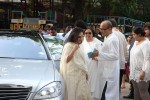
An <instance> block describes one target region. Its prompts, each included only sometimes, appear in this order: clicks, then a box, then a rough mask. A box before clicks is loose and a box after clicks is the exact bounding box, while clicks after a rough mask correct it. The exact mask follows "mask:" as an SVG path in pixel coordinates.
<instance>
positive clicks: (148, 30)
mask: <svg viewBox="0 0 150 100" xmlns="http://www.w3.org/2000/svg"><path fill="white" fill-rule="evenodd" d="M144 32H145V33H146V34H145V37H146V38H147V39H149V41H150V24H146V25H145V26H144ZM148 91H149V94H150V84H149V88H148Z"/></svg>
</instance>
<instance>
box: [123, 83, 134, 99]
mask: <svg viewBox="0 0 150 100" xmlns="http://www.w3.org/2000/svg"><path fill="white" fill-rule="evenodd" d="M125 86H126V88H124V89H121V96H120V100H133V99H124V98H123V96H127V95H128V94H129V92H130V90H129V88H130V84H129V83H127V82H126V84H125Z"/></svg>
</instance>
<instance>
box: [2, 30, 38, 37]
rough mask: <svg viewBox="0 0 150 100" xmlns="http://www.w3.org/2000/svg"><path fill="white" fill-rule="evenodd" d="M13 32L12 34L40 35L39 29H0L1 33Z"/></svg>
mask: <svg viewBox="0 0 150 100" xmlns="http://www.w3.org/2000/svg"><path fill="white" fill-rule="evenodd" d="M4 34H11V35H13V34H14V35H16V34H17V35H31V36H40V34H38V31H13V30H8V31H7V30H4V31H3V30H0V35H4Z"/></svg>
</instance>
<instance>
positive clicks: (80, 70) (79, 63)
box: [60, 28, 91, 100]
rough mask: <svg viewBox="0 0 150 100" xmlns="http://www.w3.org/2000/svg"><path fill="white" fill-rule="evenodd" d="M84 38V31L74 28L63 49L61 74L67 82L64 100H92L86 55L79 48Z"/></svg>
mask: <svg viewBox="0 0 150 100" xmlns="http://www.w3.org/2000/svg"><path fill="white" fill-rule="evenodd" d="M83 37H84V34H83V30H82V29H81V28H74V29H73V30H72V32H71V34H70V36H69V38H68V41H67V43H66V44H65V46H64V48H63V52H62V56H61V62H60V73H61V75H62V76H63V78H64V81H65V98H64V100H91V94H90V88H89V85H88V82H87V79H88V76H87V75H88V74H87V70H86V67H85V66H86V65H85V61H84V53H83V52H82V49H81V48H80V46H79V45H80V44H81V43H82V40H83Z"/></svg>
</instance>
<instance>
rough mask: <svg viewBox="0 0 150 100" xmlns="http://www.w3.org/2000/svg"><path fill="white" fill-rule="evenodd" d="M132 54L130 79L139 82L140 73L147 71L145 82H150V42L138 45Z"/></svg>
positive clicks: (146, 41)
mask: <svg viewBox="0 0 150 100" xmlns="http://www.w3.org/2000/svg"><path fill="white" fill-rule="evenodd" d="M136 43H137V41H135V43H134V45H133V47H132V49H131V52H130V79H131V80H134V81H137V82H139V81H140V79H139V76H140V72H141V71H142V70H143V71H145V78H144V81H148V80H150V42H149V41H148V40H145V41H143V43H141V44H139V45H136Z"/></svg>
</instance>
